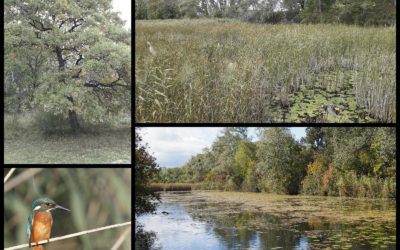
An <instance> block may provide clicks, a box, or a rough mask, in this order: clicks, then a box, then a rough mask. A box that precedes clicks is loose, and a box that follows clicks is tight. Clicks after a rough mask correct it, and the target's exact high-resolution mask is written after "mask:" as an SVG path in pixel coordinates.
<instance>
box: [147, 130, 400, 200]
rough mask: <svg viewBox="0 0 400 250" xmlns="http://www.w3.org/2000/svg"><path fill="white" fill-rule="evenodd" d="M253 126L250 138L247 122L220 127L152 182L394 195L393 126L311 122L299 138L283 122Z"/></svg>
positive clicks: (284, 191) (286, 191) (228, 188)
mask: <svg viewBox="0 0 400 250" xmlns="http://www.w3.org/2000/svg"><path fill="white" fill-rule="evenodd" d="M258 131H259V140H258V141H255V142H254V141H251V140H250V139H249V138H248V136H247V129H246V128H239V127H229V128H225V129H224V130H223V132H222V134H221V135H220V136H219V137H218V138H217V139H216V141H214V143H213V144H212V146H211V147H210V148H206V149H204V151H203V152H202V153H200V154H197V155H194V156H192V158H191V159H190V160H189V161H188V162H187V163H186V164H184V166H182V167H180V168H163V169H161V171H160V172H159V173H158V174H157V176H155V178H154V179H153V182H157V183H168V184H166V185H167V186H170V187H173V186H174V185H175V184H171V183H182V182H185V183H188V185H191V189H211V190H224V191H252V192H266V193H279V194H299V193H302V194H305V195H320V196H341V197H363V198H396V130H395V128H374V127H369V128H331V127H326V128H317V127H312V128H307V129H306V136H305V137H303V138H302V140H301V141H296V140H295V139H294V138H293V136H292V135H291V133H290V132H289V130H288V128H259V129H258ZM159 185H160V184H159ZM182 185H183V184H176V188H178V186H182ZM159 190H163V187H160V188H159Z"/></svg>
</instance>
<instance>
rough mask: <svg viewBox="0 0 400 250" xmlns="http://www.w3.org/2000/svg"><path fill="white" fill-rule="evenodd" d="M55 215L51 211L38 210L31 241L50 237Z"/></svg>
mask: <svg viewBox="0 0 400 250" xmlns="http://www.w3.org/2000/svg"><path fill="white" fill-rule="evenodd" d="M52 224H53V217H52V216H51V213H50V212H46V211H44V212H42V211H37V212H36V213H35V217H34V219H33V225H32V232H31V239H30V242H39V241H41V240H48V239H50V233H51V226H52Z"/></svg>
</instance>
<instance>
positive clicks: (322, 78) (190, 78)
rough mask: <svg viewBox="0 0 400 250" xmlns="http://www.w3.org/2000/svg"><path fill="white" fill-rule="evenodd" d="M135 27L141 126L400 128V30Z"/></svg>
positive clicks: (214, 23)
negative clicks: (399, 89)
mask: <svg viewBox="0 0 400 250" xmlns="http://www.w3.org/2000/svg"><path fill="white" fill-rule="evenodd" d="M135 28H136V33H135V37H136V43H135V51H136V53H135V76H136V85H135V93H136V96H135V104H136V113H135V114H136V121H137V122H305V121H306V122H377V121H380V122H395V121H396V118H395V117H396V108H395V106H396V95H395V93H396V81H395V75H396V63H395V56H396V46H395V44H396V41H395V34H396V28H395V27H357V26H344V25H337V24H312V25H304V24H291V25H284V24H280V25H269V24H264V25H260V24H249V23H242V22H240V21H236V20H225V19H224V20H163V21H135ZM148 41H150V42H151V44H152V46H153V48H154V50H155V51H157V54H152V53H150V52H149V49H148V47H147V45H146V43H147V42H148ZM310 91H311V92H310Z"/></svg>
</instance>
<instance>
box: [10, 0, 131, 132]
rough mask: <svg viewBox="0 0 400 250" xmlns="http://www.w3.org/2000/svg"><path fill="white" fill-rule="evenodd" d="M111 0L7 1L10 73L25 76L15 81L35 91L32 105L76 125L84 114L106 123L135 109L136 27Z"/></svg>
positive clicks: (95, 120)
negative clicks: (132, 31) (132, 48)
mask: <svg viewBox="0 0 400 250" xmlns="http://www.w3.org/2000/svg"><path fill="white" fill-rule="evenodd" d="M111 2H112V1H111V0H96V1H95V0H77V1H72V0H46V1H44V0H6V1H5V5H4V6H5V17H4V21H5V26H4V30H5V45H4V47H5V64H6V69H7V70H6V72H5V73H6V75H8V76H10V75H14V76H15V75H17V76H18V77H19V79H15V78H14V79H13V82H11V84H14V85H17V86H19V87H23V88H24V89H26V90H29V91H30V93H31V94H32V101H31V103H30V104H31V105H32V106H34V107H35V108H38V109H40V110H43V111H44V112H48V113H51V114H54V115H63V116H64V117H65V118H68V120H69V123H70V126H71V128H72V129H74V130H75V129H78V128H79V127H80V124H79V121H78V117H81V118H82V119H83V120H85V121H89V122H91V123H101V122H103V121H104V120H105V119H111V118H112V117H113V116H114V115H115V114H117V113H118V112H129V110H130V102H131V101H130V99H131V98H130V90H131V73H130V72H131V59H130V58H131V56H130V54H131V51H130V45H131V41H130V31H127V30H126V29H124V27H123V24H124V23H123V21H122V20H121V19H120V18H119V16H118V15H117V13H115V12H113V10H112V5H111ZM15 58H17V59H18V61H20V62H21V63H22V66H21V69H18V68H17V67H16V66H15V65H13V61H14V59H15ZM24 73H27V75H26V76H21V75H23V74H24ZM26 77H29V79H28V81H27V82H25V80H26V79H25V78H26ZM24 84H25V85H26V84H27V85H28V86H23V85H24Z"/></svg>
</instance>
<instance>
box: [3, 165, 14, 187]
mask: <svg viewBox="0 0 400 250" xmlns="http://www.w3.org/2000/svg"><path fill="white" fill-rule="evenodd" d="M15 169H16V168H12V169H10V171H9V172H8V174H7V175H6V177H4V183H6V181H7V180H8V178H10V176H11V175H12V174H13V173H14V171H15Z"/></svg>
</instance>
